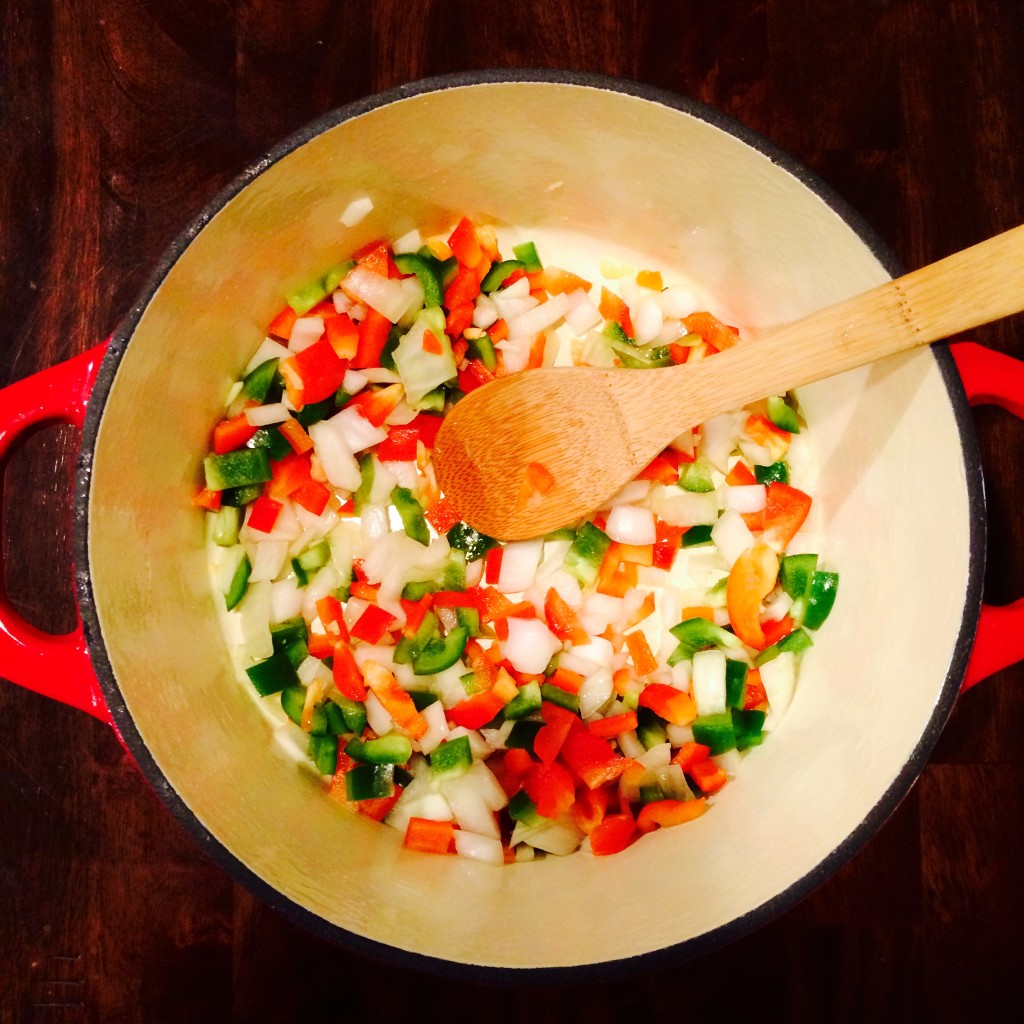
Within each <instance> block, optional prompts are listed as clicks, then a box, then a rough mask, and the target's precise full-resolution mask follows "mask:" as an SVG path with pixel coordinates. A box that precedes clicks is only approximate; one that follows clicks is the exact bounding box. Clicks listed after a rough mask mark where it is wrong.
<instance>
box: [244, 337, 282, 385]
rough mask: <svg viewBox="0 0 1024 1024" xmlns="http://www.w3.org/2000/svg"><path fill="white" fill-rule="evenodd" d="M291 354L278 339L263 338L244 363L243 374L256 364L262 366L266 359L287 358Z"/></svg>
mask: <svg viewBox="0 0 1024 1024" xmlns="http://www.w3.org/2000/svg"><path fill="white" fill-rule="evenodd" d="M291 355H292V352H291V351H290V350H289V349H287V348H285V346H284V345H282V344H281V343H280V342H279V341H274V339H273V338H264V340H263V341H262V342H260V347H259V348H258V349H256V351H255V353H254V354H253V357H252V359H250V360H249V362H248V363H246V364H245V370H244V372H243V376H247V375H248V374H250V373H252V371H253V370H255V369H256V367H257V366H262V365H263V364H264V363H265V362H266V361H267V360H268V359H288V358H289V357H290V356H291Z"/></svg>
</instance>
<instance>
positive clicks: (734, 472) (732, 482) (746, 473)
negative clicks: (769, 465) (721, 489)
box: [725, 459, 757, 487]
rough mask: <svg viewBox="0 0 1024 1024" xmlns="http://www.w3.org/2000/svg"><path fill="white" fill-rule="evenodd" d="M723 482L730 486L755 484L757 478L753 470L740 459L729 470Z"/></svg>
mask: <svg viewBox="0 0 1024 1024" xmlns="http://www.w3.org/2000/svg"><path fill="white" fill-rule="evenodd" d="M725 482H726V483H727V484H728V485H729V486H730V487H745V486H748V485H750V484H756V483H757V478H756V477H755V476H754V471H753V470H752V469H751V468H750V467H749V466H748V465H747V464H746V463H745V462H744V461H743V460H742V459H740V460H739V461H737V462H735V463H734V464H733V466H732V468H731V469H730V470H729V473H728V475H727V476H726V478H725Z"/></svg>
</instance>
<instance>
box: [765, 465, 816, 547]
mask: <svg viewBox="0 0 1024 1024" xmlns="http://www.w3.org/2000/svg"><path fill="white" fill-rule="evenodd" d="M810 511H811V497H810V495H809V494H805V493H804V492H803V491H801V490H798V489H797V488H796V487H791V486H790V485H789V484H784V483H781V482H779V481H775V482H774V483H770V484H768V491H767V494H766V496H765V506H764V534H763V535H762V539H763V540H764V542H765V543H766V544H768V545H770V546H771V547H772V548H774V549H775V550H776V551H784V550H785V549H786V548H787V547H788V546H789V542H790V541H791V540H792V539H793V536H794V535H795V534H796V532H797V530H799V529H800V527H801V526H803V524H804V520H805V519H806V518H807V514H808V512H810Z"/></svg>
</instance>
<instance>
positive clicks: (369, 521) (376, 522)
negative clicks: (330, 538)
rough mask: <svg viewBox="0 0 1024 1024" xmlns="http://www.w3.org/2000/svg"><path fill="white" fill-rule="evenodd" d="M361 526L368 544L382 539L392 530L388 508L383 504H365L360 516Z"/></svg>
mask: <svg viewBox="0 0 1024 1024" xmlns="http://www.w3.org/2000/svg"><path fill="white" fill-rule="evenodd" d="M359 528H360V529H361V530H362V533H363V540H364V541H365V542H366V543H367V545H370V544H373V543H375V542H376V541H378V540H380V539H381V537H384V536H385V535H386V534H388V533H390V532H391V524H390V522H389V521H388V510H387V509H386V508H385V507H384V506H383V505H364V506H363V511H362V514H361V515H360V517H359ZM414 543H415V541H414Z"/></svg>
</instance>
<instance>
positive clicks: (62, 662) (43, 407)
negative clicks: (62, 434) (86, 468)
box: [0, 342, 111, 723]
mask: <svg viewBox="0 0 1024 1024" xmlns="http://www.w3.org/2000/svg"><path fill="white" fill-rule="evenodd" d="M106 349H107V342H104V343H103V344H101V345H96V346H95V347H94V348H91V349H89V350H88V351H87V352H83V353H82V354H81V355H80V356H76V357H74V358H73V359H69V360H68V361H67V362H65V363H61V364H60V365H58V366H54V367H52V368H50V369H48V370H43V371H41V372H40V373H37V374H35V375H34V376H32V377H27V378H26V379H24V380H20V381H16V382H15V383H14V384H11V385H9V386H8V387H6V388H4V389H3V390H2V391H0V483H2V480H3V477H2V468H3V464H4V461H5V460H6V458H7V456H8V455H9V454H10V453H11V451H12V450H13V448H14V446H15V445H16V444H17V442H18V441H19V439H22V438H24V437H25V436H26V435H27V434H28V433H31V432H32V431H34V430H35V429H37V428H39V427H42V426H46V425H49V424H56V423H70V424H73V425H74V426H76V427H78V428H79V429H81V426H82V423H83V422H84V420H85V409H86V405H87V403H88V401H89V395H90V394H91V393H92V388H93V384H94V383H95V381H96V374H97V372H98V371H99V366H100V362H101V361H102V359H103V354H104V352H105V351H106ZM2 525H3V524H2V523H0V527H2ZM2 551H3V545H2V544H0V558H2ZM2 570H3V567H2V565H0V673H2V674H3V676H4V677H5V678H7V679H10V680H11V681H12V682H14V683H18V684H20V685H21V686H24V687H27V688H28V689H30V690H35V691H36V692H37V693H41V694H43V695H44V696H47V697H53V698H54V699H55V700H59V701H62V702H63V703H65V704H70V705H71V706H72V707H75V708H79V709H81V710H82V711H88V712H89V713H90V714H93V715H95V716H96V717H97V718H99V719H100V720H101V721H104V722H108V723H109V722H111V717H110V712H109V711H108V709H107V705H106V702H105V701H104V699H103V693H102V691H101V690H100V686H99V682H98V681H97V679H96V673H95V672H94V671H93V667H92V663H91V661H90V660H89V652H88V649H87V647H86V642H85V635H84V633H83V631H82V622H81V620H80V619H79V621H78V624H77V625H76V627H75V628H74V629H73V630H72V631H71V632H70V633H65V634H63V635H54V634H51V633H44V632H43V631H42V630H40V629H37V628H36V627H35V626H33V625H31V624H29V623H28V622H26V621H25V620H24V619H23V618H22V617H21V616H20V615H19V614H18V613H17V612H16V611H15V610H14V608H13V607H12V606H11V603H10V601H8V599H7V594H6V592H5V591H4V588H3V572H2Z"/></svg>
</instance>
